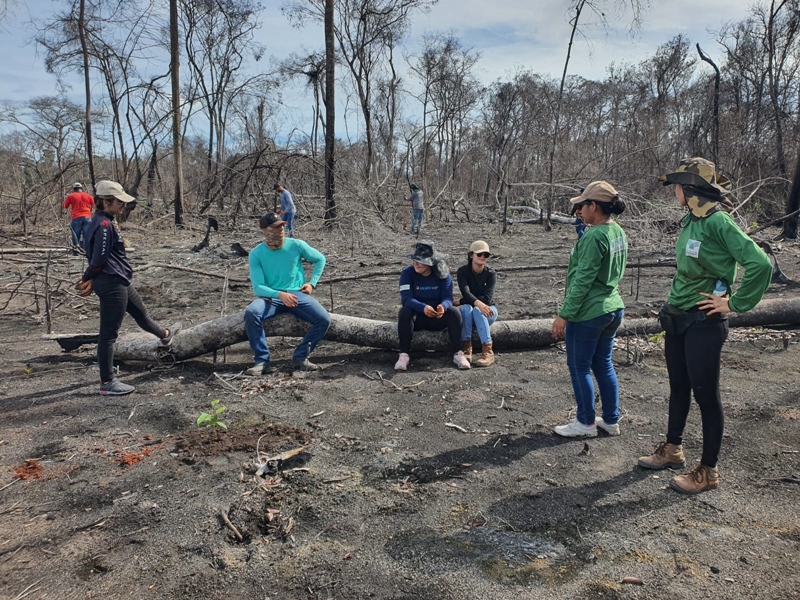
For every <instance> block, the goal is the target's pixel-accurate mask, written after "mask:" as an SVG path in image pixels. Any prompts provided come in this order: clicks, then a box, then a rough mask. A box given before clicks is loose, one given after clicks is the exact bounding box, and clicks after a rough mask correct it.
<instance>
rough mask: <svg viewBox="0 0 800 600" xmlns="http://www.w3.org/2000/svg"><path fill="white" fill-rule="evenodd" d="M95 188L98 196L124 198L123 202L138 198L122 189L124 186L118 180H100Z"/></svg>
mask: <svg viewBox="0 0 800 600" xmlns="http://www.w3.org/2000/svg"><path fill="white" fill-rule="evenodd" d="M95 190H96V192H95V193H96V194H97V195H98V196H112V197H114V198H116V199H117V200H122V201H123V202H133V201H134V200H136V198H134V197H133V196H131V195H130V194H126V193H125V190H123V189H122V186H121V185H120V184H118V183H117V182H116V181H108V180H107V179H104V180H103V181H98V182H97V186H96V187H95Z"/></svg>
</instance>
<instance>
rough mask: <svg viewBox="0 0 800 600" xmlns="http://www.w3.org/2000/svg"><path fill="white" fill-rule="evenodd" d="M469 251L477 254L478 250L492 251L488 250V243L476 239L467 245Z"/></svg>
mask: <svg viewBox="0 0 800 600" xmlns="http://www.w3.org/2000/svg"><path fill="white" fill-rule="evenodd" d="M469 251H470V252H472V253H473V254H478V253H479V252H488V253H489V254H491V253H492V252H491V250H489V244H487V243H486V242H484V241H483V240H477V241H474V242H472V244H471V245H470V247H469Z"/></svg>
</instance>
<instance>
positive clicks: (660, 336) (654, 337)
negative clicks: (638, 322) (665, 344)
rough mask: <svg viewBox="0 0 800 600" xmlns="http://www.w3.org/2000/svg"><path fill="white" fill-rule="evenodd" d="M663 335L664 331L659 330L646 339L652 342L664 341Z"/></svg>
mask: <svg viewBox="0 0 800 600" xmlns="http://www.w3.org/2000/svg"><path fill="white" fill-rule="evenodd" d="M664 335H666V334H665V332H663V331H659V332H658V333H657V334H655V335H651V336H650V337H649V338H647V341H648V342H651V343H653V344H657V343H659V342H662V341H664Z"/></svg>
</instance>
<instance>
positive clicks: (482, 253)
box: [475, 252, 491, 258]
mask: <svg viewBox="0 0 800 600" xmlns="http://www.w3.org/2000/svg"><path fill="white" fill-rule="evenodd" d="M475 256H480V257H481V258H489V257H490V256H491V254H489V253H488V252H478V253H476V254H475Z"/></svg>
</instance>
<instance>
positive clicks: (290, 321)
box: [114, 297, 800, 362]
mask: <svg viewBox="0 0 800 600" xmlns="http://www.w3.org/2000/svg"><path fill="white" fill-rule="evenodd" d="M729 318H730V325H731V327H756V326H778V325H796V324H800V297H797V298H789V299H775V300H764V301H763V302H761V303H760V304H759V305H758V306H757V307H756V308H755V309H753V310H752V311H750V312H748V313H744V314H734V313H732V314H730V315H729ZM552 322H553V321H552V319H526V320H519V321H502V320H500V321H497V322H496V323H495V324H494V325H492V341H493V343H494V348H495V349H498V350H524V349H533V348H540V347H545V346H550V345H552V344H554V343H555V340H554V339H553V336H552V335H551V333H550V329H551V326H552ZM307 329H308V324H307V323H304V322H303V321H300V320H299V319H297V318H295V317H294V316H292V315H289V314H282V315H278V316H277V317H274V318H272V319H268V320H266V321H265V322H264V331H265V332H266V334H267V336H268V337H270V336H287V337H302V336H303V335H305V332H306V330H307ZM660 331H661V326H660V324H659V322H658V319H656V318H637V319H627V318H626V319H625V320H624V321H623V322H622V326H621V327H620V329H619V331H618V333H617V335H619V336H627V335H653V334H656V333H658V332H660ZM325 340H327V341H330V342H338V343H343V344H352V345H355V346H363V347H369V348H383V349H386V350H394V349H397V347H398V339H397V323H396V322H394V321H375V320H372V319H362V318H360V317H350V316H347V315H339V314H331V327H330V329H329V330H328V333H327V335H326V336H325ZM246 341H247V334H246V333H245V329H244V313H243V312H240V313H236V314H233V315H228V316H224V317H219V318H217V319H214V320H212V321H208V322H206V323H201V324H199V325H196V326H194V327H190V328H188V329H183V330H181V332H180V333H179V334H177V335H176V336H175V339H174V341H173V343H172V346H171V347H170V348H169V350H168V353H169V354H170V357H171V359H174V360H186V359H188V358H193V357H196V356H202V355H203V354H208V353H210V352H213V351H214V350H219V349H221V348H225V347H227V346H231V345H233V344H238V343H241V342H246ZM448 347H449V343H448V341H447V334H446V332H430V331H417V332H415V333H414V340H413V343H412V349H414V350H446V349H447V348H448ZM114 352H115V356H116V357H117V358H118V359H120V360H141V361H147V362H150V361H158V360H159V359H163V358H164V356H163V355H164V352H165V350H164V349H163V348H161V347H160V346H159V343H158V340H157V339H156V338H154V337H153V336H151V335H149V334H146V333H142V332H137V333H133V334H129V335H126V336H124V337H121V338H120V339H119V340H118V341H117V343H116V345H115V347H114Z"/></svg>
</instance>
